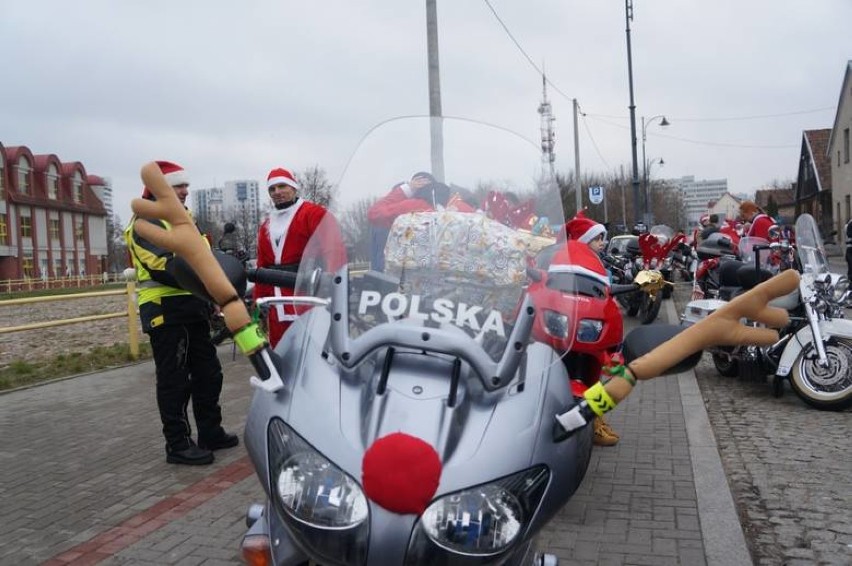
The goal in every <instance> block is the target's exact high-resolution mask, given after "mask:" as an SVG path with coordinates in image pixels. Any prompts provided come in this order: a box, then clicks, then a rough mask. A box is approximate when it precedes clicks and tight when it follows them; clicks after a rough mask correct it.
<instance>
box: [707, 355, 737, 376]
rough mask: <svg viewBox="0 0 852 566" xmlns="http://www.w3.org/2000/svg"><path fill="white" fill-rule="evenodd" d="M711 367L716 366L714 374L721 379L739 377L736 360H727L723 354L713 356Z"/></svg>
mask: <svg viewBox="0 0 852 566" xmlns="http://www.w3.org/2000/svg"><path fill="white" fill-rule="evenodd" d="M712 358H713V365H714V366H716V372H717V373H718V374H719V375H721V376H723V377H736V376H737V375H739V372H740V368H739V363H737V360H735V359H733V358H729V357H727V356H725V355H724V354H713V355H712Z"/></svg>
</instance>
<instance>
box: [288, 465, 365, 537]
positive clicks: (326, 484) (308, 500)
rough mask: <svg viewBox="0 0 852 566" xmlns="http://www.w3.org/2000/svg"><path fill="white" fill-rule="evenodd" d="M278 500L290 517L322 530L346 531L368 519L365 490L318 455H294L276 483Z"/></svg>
mask: <svg viewBox="0 0 852 566" xmlns="http://www.w3.org/2000/svg"><path fill="white" fill-rule="evenodd" d="M275 488H276V492H275V495H277V496H278V500H279V501H280V502H281V505H282V506H283V508H284V511H286V512H287V513H288V514H289V515H290V516H292V517H293V518H294V519H297V520H299V521H302V522H304V523H307V524H308V525H311V526H312V527H316V528H321V529H346V528H349V527H354V526H356V525H358V524H359V523H361V522H362V521H364V520H365V519H366V518H367V498H366V497H364V492H363V491H361V487H360V486H359V485H358V484H357V483H356V482H355V480H353V479H352V478H351V477H349V476H348V475H346V474H345V473H343V471H342V470H341V469H339V468H338V467H337V466H335V465H334V464H332V463H331V462H329V461H328V460H326V459H325V458H323V457H322V456H320V455H319V453H318V452H298V453H296V454H293V455H292V456H290V457H289V458H288V459H287V460H286V461H285V462H284V463H283V464H282V465H281V468H280V470H279V472H278V480H277V481H276V483H275Z"/></svg>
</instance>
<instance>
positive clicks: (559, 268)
mask: <svg viewBox="0 0 852 566" xmlns="http://www.w3.org/2000/svg"><path fill="white" fill-rule="evenodd" d="M547 271H548V273H576V274H577V275H585V276H586V277H591V278H593V279H596V280H598V281H600V282H601V283H603V284H604V285H609V277H607V276H605V275H601V274H600V273H598V272H597V271H594V270H591V269H589V268H588V267H583V266H582V265H576V264H573V263H571V264H556V265H551V266H550V267H549V268H548V269H547Z"/></svg>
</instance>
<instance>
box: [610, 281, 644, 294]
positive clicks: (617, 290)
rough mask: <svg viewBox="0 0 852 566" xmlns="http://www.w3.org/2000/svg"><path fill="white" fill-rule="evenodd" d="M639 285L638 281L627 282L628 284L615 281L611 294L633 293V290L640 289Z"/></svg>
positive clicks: (611, 287)
mask: <svg viewBox="0 0 852 566" xmlns="http://www.w3.org/2000/svg"><path fill="white" fill-rule="evenodd" d="M638 290H639V285H637V284H636V283H626V284H623V285H622V284H618V283H615V284H613V285H612V286H610V289H609V292H610V294H611V295H626V294H628V293H632V292H633V291H638Z"/></svg>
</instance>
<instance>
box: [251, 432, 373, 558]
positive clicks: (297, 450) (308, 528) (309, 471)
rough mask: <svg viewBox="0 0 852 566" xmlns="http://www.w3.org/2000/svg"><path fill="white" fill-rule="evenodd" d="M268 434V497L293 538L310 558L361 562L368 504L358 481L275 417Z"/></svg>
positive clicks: (367, 529)
mask: <svg viewBox="0 0 852 566" xmlns="http://www.w3.org/2000/svg"><path fill="white" fill-rule="evenodd" d="M267 440H268V442H269V473H270V477H271V482H270V483H271V491H272V493H271V499H272V501H273V503H274V505H275V509H276V511H277V514H278V516H279V517H281V519H282V520H283V522H284V524H285V525H286V526H287V528H288V530H289V531H290V532H291V533H292V534H293V536H294V539H295V540H296V541H297V542H298V543H300V545H301V546H302V547H304V549H305V550H306V552H308V553H310V554H311V555H312V559H314V560H318V561H321V562H323V563H326V562H328V563H334V564H364V563H365V562H366V560H367V544H368V542H369V536H370V522H369V520H368V519H369V506H368V504H367V498H366V496H365V495H364V491H363V490H362V489H361V486H360V485H359V484H358V482H357V481H355V479H353V478H352V476H350V475H349V474H347V473H346V472H344V471H343V470H342V469H340V468H339V467H338V466H336V465H335V464H334V463H332V462H331V461H330V460H329V459H328V458H326V457H325V456H323V455H322V454H321V453H320V452H319V451H318V450H316V449H315V448H314V447H313V446H311V445H310V444H308V443H307V442H306V441H305V440H304V439H303V438H302V437H301V436H299V435H298V434H297V433H296V432H295V431H294V430H293V429H292V428H290V427H289V426H288V425H287V424H285V423H284V421H282V420H280V419H272V420H271V421H270V423H269V429H268V431H267Z"/></svg>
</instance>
